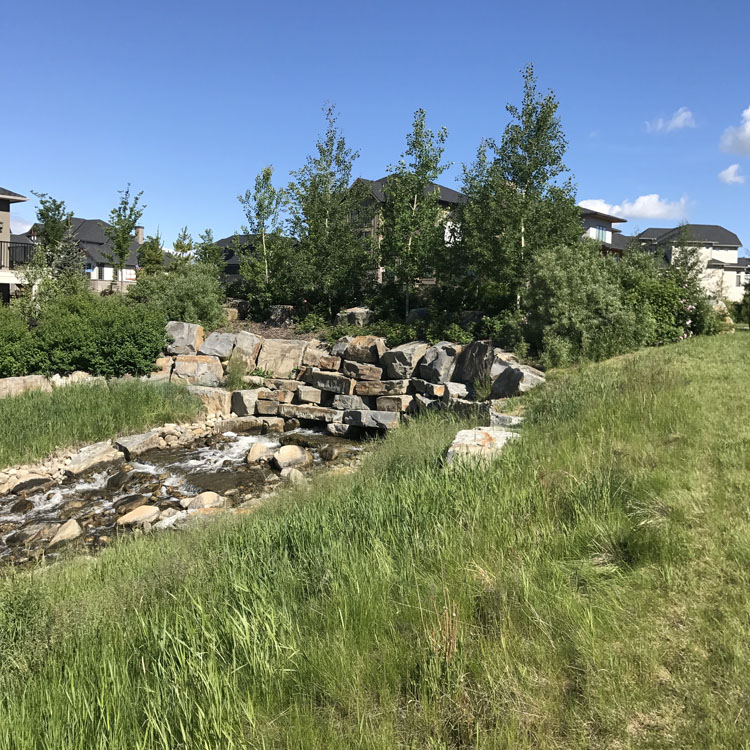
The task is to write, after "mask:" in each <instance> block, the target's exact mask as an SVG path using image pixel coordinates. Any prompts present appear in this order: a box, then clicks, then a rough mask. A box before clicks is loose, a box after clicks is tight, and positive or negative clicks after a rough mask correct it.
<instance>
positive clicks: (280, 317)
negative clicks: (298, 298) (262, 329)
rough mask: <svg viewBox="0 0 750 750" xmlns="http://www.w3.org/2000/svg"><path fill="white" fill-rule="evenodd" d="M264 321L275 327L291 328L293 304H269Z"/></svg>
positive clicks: (292, 323)
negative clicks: (266, 318)
mask: <svg viewBox="0 0 750 750" xmlns="http://www.w3.org/2000/svg"><path fill="white" fill-rule="evenodd" d="M266 322H267V325H269V326H275V327H277V328H291V327H292V326H293V325H294V306H293V305H271V307H270V309H269V312H268V320H267V321H266Z"/></svg>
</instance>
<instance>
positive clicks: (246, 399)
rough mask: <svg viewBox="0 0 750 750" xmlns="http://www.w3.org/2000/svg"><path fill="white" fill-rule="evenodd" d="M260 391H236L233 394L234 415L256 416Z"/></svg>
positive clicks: (256, 389)
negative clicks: (256, 405)
mask: <svg viewBox="0 0 750 750" xmlns="http://www.w3.org/2000/svg"><path fill="white" fill-rule="evenodd" d="M258 390H259V389H258V388H255V389H253V390H248V391H234V392H233V393H232V413H233V414H236V415H237V416H238V417H249V416H252V415H253V414H255V404H256V403H257V401H258Z"/></svg>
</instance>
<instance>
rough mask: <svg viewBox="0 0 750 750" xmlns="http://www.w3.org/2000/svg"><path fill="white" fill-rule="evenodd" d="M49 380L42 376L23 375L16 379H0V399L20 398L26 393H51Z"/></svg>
mask: <svg viewBox="0 0 750 750" xmlns="http://www.w3.org/2000/svg"><path fill="white" fill-rule="evenodd" d="M51 390H52V386H51V385H50V382H49V380H47V378H45V377H44V376H43V375H24V376H22V377H17V378H2V379H0V398H5V397H6V396H20V395H21V394H22V393H26V391H51Z"/></svg>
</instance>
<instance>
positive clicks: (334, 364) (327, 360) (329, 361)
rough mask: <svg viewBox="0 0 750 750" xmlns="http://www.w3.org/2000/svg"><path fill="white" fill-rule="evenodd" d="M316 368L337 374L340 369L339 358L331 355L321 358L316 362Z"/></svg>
mask: <svg viewBox="0 0 750 750" xmlns="http://www.w3.org/2000/svg"><path fill="white" fill-rule="evenodd" d="M318 367H319V368H320V369H321V370H330V371H331V372H337V371H338V370H340V369H341V357H336V356H334V355H333V354H329V355H327V356H325V357H321V358H320V361H319V362H318Z"/></svg>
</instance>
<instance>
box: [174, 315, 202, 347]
mask: <svg viewBox="0 0 750 750" xmlns="http://www.w3.org/2000/svg"><path fill="white" fill-rule="evenodd" d="M167 335H168V336H170V337H171V338H172V339H174V341H173V342H172V343H171V344H168V345H167V353H168V354H197V353H198V350H199V349H200V348H201V344H203V326H199V325H198V324H197V323H182V322H181V321H179V320H170V321H169V322H168V323H167Z"/></svg>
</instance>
